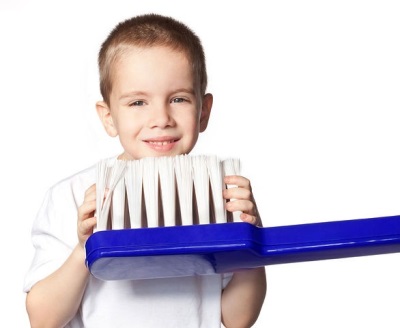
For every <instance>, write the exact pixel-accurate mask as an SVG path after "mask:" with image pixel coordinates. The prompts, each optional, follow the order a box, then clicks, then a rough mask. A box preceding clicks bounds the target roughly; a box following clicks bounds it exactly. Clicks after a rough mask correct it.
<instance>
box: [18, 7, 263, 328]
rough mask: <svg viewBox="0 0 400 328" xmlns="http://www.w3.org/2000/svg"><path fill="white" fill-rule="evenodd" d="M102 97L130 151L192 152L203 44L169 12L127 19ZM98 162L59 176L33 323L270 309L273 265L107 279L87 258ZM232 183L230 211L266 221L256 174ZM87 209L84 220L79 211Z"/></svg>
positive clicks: (37, 238)
mask: <svg viewBox="0 0 400 328" xmlns="http://www.w3.org/2000/svg"><path fill="white" fill-rule="evenodd" d="M99 69H100V89H101V93H102V96H103V101H99V102H98V103H97V104H96V108H97V112H98V115H99V117H100V120H101V121H102V123H103V125H104V128H105V130H106V132H107V133H108V135H110V136H111V137H117V136H118V137H119V140H120V142H121V145H122V147H123V150H124V151H123V153H122V154H121V155H119V158H120V159H128V160H130V159H139V158H142V157H147V156H173V155H178V154H188V153H189V152H190V151H191V150H192V149H193V147H194V146H195V144H196V141H197V138H198V135H199V133H200V132H203V131H204V130H205V129H206V127H207V123H208V119H209V116H210V112H211V107H212V100H213V98H212V95H211V94H206V93H205V91H206V86H207V74H206V66H205V58H204V53H203V48H202V45H201V43H200V40H199V39H198V37H197V36H196V35H195V34H194V33H193V32H192V31H191V30H189V29H188V28H187V27H186V26H185V25H183V24H181V23H180V22H177V21H176V20H174V19H172V18H169V17H163V16H160V15H155V14H149V15H142V16H137V17H134V18H132V19H129V20H126V21H124V22H122V23H120V24H118V25H117V26H116V27H115V29H114V30H113V31H112V32H111V33H110V35H109V36H108V38H107V39H106V40H105V42H104V43H103V44H102V47H101V49H100V53H99ZM95 179H96V177H95V166H93V167H91V168H88V169H86V170H84V171H82V172H79V173H77V174H76V175H74V176H72V177H70V178H67V179H65V180H63V181H61V182H59V183H58V184H56V185H55V186H53V187H52V188H51V189H50V190H49V192H48V193H47V195H46V198H45V202H44V204H43V206H42V209H41V210H40V212H39V214H38V217H37V219H36V221H35V224H34V227H33V230H32V240H33V244H34V246H35V248H36V252H35V257H34V260H33V262H32V266H31V269H30V271H29V273H28V275H27V277H26V281H25V287H24V290H25V291H26V292H27V301H26V306H27V312H28V315H29V319H30V322H31V325H32V327H64V326H66V327H96V328H99V327H108V328H109V327H185V328H188V327H206V328H212V327H220V326H221V321H222V323H223V324H224V325H225V326H226V327H249V326H251V325H253V324H254V322H255V321H256V319H257V317H258V315H259V312H260V310H261V307H262V304H263V301H264V297H265V292H266V279H265V271H264V268H257V269H252V270H246V271H242V272H237V273H234V274H233V275H210V276H194V277H183V278H182V277H180V278H168V279H147V280H138V281H108V282H107V281H100V280H98V279H96V278H94V277H92V276H91V275H90V273H89V271H88V269H87V268H86V266H85V251H84V246H85V242H86V240H87V239H88V237H89V236H90V235H91V234H92V233H93V228H94V227H95V225H96V218H95V217H94V211H95V203H96V199H95V198H96V193H95V190H96V186H95V184H94V182H95ZM225 182H226V183H229V184H234V185H237V186H238V188H232V189H228V190H226V191H224V198H226V199H236V200H235V201H230V202H227V210H228V211H242V212H243V214H242V217H241V218H242V220H243V221H246V222H250V223H252V224H259V225H261V221H260V218H259V217H258V215H257V210H256V206H255V203H254V201H253V195H252V192H251V187H250V182H249V181H248V180H247V179H245V178H244V177H240V176H230V177H226V180H225ZM76 217H78V223H77V226H76V223H75V220H76V219H75V218H76Z"/></svg>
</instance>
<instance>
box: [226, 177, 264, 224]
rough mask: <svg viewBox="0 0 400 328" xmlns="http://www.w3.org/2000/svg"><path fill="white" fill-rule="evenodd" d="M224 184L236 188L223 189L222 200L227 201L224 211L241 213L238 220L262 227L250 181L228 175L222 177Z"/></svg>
mask: <svg viewBox="0 0 400 328" xmlns="http://www.w3.org/2000/svg"><path fill="white" fill-rule="evenodd" d="M224 182H225V183H226V184H229V185H236V186H237V187H236V188H228V189H225V190H224V192H223V197H224V199H226V200H229V201H228V202H226V210H227V211H229V212H235V211H241V212H242V213H241V214H240V219H241V220H242V221H244V222H248V223H251V224H253V225H256V226H258V227H262V221H261V217H260V215H259V213H258V210H257V205H256V202H255V199H254V196H253V192H252V190H251V184H250V180H248V179H246V178H245V177H242V176H239V175H229V176H226V177H224Z"/></svg>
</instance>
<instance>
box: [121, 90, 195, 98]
mask: <svg viewBox="0 0 400 328" xmlns="http://www.w3.org/2000/svg"><path fill="white" fill-rule="evenodd" d="M179 92H184V93H189V94H191V95H195V92H194V89H192V88H190V89H187V88H179V89H176V90H172V92H171V94H174V93H179ZM148 95H149V94H148V93H147V92H144V91H131V92H127V93H124V94H122V95H121V97H119V100H123V99H126V98H132V97H138V96H139V97H143V96H148Z"/></svg>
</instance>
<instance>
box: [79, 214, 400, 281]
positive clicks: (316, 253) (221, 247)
mask: <svg viewBox="0 0 400 328" xmlns="http://www.w3.org/2000/svg"><path fill="white" fill-rule="evenodd" d="M396 252H400V216H390V217H379V218H369V219H356V220H345V221H331V222H320V223H307V224H299V225H289V226H280V227H265V228H258V227H255V226H252V225H250V224H247V223H220V224H204V225H193V226H175V227H159V228H142V229H125V230H107V231H99V232H96V233H94V234H93V235H92V236H91V237H90V238H89V239H88V241H87V243H86V264H87V266H88V268H89V270H90V272H91V273H92V274H93V275H94V276H95V277H97V278H99V279H102V280H121V279H151V278H165V277H174V276H175V277H176V276H188V275H203V274H215V273H225V272H234V271H237V270H242V269H248V268H254V267H261V266H266V265H273V264H285V263H294V262H305V261H318V260H327V259H338V258H346V257H356V256H368V255H378V254H386V253H396Z"/></svg>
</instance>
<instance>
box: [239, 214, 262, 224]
mask: <svg viewBox="0 0 400 328" xmlns="http://www.w3.org/2000/svg"><path fill="white" fill-rule="evenodd" d="M240 219H241V220H242V221H243V222H247V223H250V224H252V225H255V226H256V225H257V223H258V219H257V217H256V216H254V215H249V214H246V213H241V214H240Z"/></svg>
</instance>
